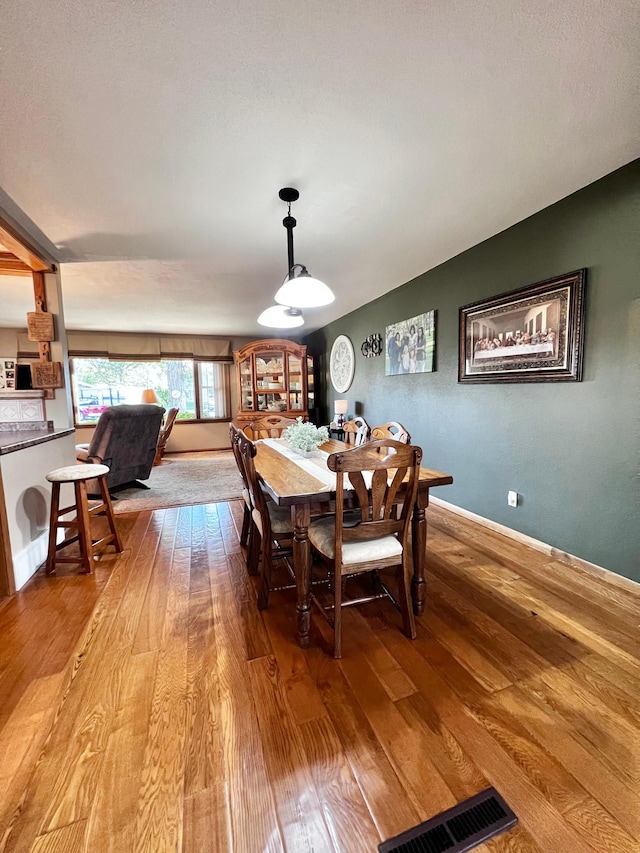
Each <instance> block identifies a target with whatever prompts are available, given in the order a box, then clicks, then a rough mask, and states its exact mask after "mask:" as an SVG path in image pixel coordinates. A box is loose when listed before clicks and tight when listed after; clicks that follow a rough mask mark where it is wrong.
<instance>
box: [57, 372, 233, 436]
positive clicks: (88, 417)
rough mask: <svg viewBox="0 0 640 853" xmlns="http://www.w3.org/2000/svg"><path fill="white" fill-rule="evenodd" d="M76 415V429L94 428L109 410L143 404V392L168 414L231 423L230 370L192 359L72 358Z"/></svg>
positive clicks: (184, 418) (182, 418) (181, 417)
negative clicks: (152, 396) (153, 394)
mask: <svg viewBox="0 0 640 853" xmlns="http://www.w3.org/2000/svg"><path fill="white" fill-rule="evenodd" d="M71 365H72V369H73V397H74V411H75V418H76V422H77V423H95V422H96V421H97V420H98V418H99V417H100V415H101V414H102V412H103V411H104V410H105V409H106V408H108V407H109V406H115V405H118V404H119V403H140V402H141V401H142V392H143V391H144V390H145V389H147V388H152V389H153V390H154V391H155V392H156V396H157V398H158V403H159V404H160V405H161V406H163V407H164V408H165V409H169V408H172V407H174V406H175V407H177V408H178V410H179V411H178V418H179V419H181V420H189V419H194V418H225V417H228V411H227V396H228V395H227V393H226V373H225V369H226V365H225V364H214V363H211V362H201V363H198V364H197V368H198V379H199V382H198V385H199V392H200V394H199V400H198V399H196V382H195V367H196V365H195V364H194V362H193V361H192V360H191V359H165V360H162V361H116V360H111V359H107V358H72V359H71Z"/></svg>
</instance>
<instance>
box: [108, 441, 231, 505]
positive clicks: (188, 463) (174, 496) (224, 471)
mask: <svg viewBox="0 0 640 853" xmlns="http://www.w3.org/2000/svg"><path fill="white" fill-rule="evenodd" d="M143 482H144V484H145V485H146V486H149V489H148V490H146V489H136V488H133V489H132V488H128V489H122V490H121V491H115V492H114V494H113V496H114V497H115V498H117V500H114V502H113V509H114V512H115V513H116V514H117V515H118V514H121V513H124V512H139V511H141V510H150V509H164V508H165V507H170V506H192V505H193V506H195V505H197V504H209V503H217V502H219V501H230V500H235V499H236V498H239V497H241V496H242V480H241V479H240V474H239V473H238V468H237V466H236V461H235V458H234V456H233V453H232V451H230V450H229V451H224V450H223V451H215V452H211V453H179V454H178V453H177V454H174V455H173V456H165V457H164V458H163V460H162V463H161V464H160V465H156V466H155V468H152V469H151V475H150V476H149V479H148V480H144V481H143Z"/></svg>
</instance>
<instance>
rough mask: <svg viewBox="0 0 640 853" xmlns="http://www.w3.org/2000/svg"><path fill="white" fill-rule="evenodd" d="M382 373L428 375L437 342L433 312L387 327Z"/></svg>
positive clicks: (389, 374)
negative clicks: (383, 370)
mask: <svg viewBox="0 0 640 853" xmlns="http://www.w3.org/2000/svg"><path fill="white" fill-rule="evenodd" d="M384 339H385V356H384V361H385V373H386V375H387V376H395V375H396V374H399V373H431V372H432V371H433V362H434V350H435V339H436V312H435V311H428V312H427V313H426V314H418V316H417V317H410V318H409V319H408V320H401V321H400V322H399V323H393V324H392V325H391V326H387V327H386V330H385V336H384Z"/></svg>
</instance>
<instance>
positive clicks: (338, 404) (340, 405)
mask: <svg viewBox="0 0 640 853" xmlns="http://www.w3.org/2000/svg"><path fill="white" fill-rule="evenodd" d="M348 411H349V401H348V400H334V401H333V412H334V414H336V415H346V414H347V412H348Z"/></svg>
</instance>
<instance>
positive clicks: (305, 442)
mask: <svg viewBox="0 0 640 853" xmlns="http://www.w3.org/2000/svg"><path fill="white" fill-rule="evenodd" d="M282 437H283V438H284V440H285V441H286V442H287V444H288V445H289V446H290V447H292V448H293V449H294V450H297V451H298V453H304V454H308V453H311V452H312V451H313V450H317V449H318V447H319V446H320V445H321V444H324V442H325V441H328V439H329V430H328V429H327V428H326V427H325V426H321V427H317V426H314V424H312V423H309V422H305V421H303V420H302V418H301V417H298V418H296V422H295V424H291V426H288V427H287V428H286V429H285V430H284V432H283V433H282Z"/></svg>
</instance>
